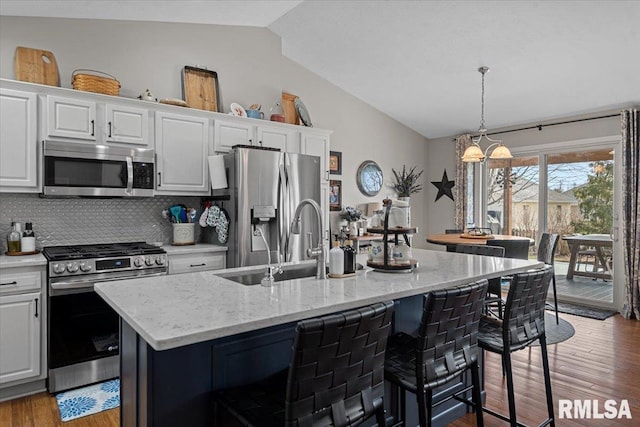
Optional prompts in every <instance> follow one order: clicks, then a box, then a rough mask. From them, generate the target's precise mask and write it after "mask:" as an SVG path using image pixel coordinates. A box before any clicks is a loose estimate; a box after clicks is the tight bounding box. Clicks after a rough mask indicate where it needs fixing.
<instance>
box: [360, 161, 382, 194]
mask: <svg viewBox="0 0 640 427" xmlns="http://www.w3.org/2000/svg"><path fill="white" fill-rule="evenodd" d="M356 181H357V182H358V189H360V192H361V193H362V194H364V195H365V196H375V195H376V194H378V193H379V192H380V190H381V189H382V170H381V169H380V166H378V164H377V163H376V162H374V161H373V160H366V161H364V162H362V163H361V164H360V167H359V168H358V172H357V173H356Z"/></svg>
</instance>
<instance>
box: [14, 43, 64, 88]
mask: <svg viewBox="0 0 640 427" xmlns="http://www.w3.org/2000/svg"><path fill="white" fill-rule="evenodd" d="M13 67H14V72H15V75H16V80H20V81H23V82H30V83H39V84H43V85H49V86H60V75H59V73H58V63H57V62H56V57H55V56H54V55H53V53H51V52H49V51H48V50H42V49H33V48H30V47H22V46H18V47H16V53H15V57H14V61H13Z"/></svg>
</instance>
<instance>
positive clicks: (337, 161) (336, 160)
mask: <svg viewBox="0 0 640 427" xmlns="http://www.w3.org/2000/svg"><path fill="white" fill-rule="evenodd" d="M329 173H330V174H331V175H342V152H340V151H329Z"/></svg>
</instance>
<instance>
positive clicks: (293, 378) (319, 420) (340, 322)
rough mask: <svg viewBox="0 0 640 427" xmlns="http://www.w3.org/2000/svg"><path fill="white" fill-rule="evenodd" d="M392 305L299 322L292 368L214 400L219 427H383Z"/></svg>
mask: <svg viewBox="0 0 640 427" xmlns="http://www.w3.org/2000/svg"><path fill="white" fill-rule="evenodd" d="M393 306H394V304H393V301H390V302H385V303H377V304H373V305H371V306H368V307H364V308H359V309H355V310H350V311H347V312H344V313H339V314H332V315H328V316H324V317H318V318H313V319H308V320H303V321H300V322H298V324H297V326H296V334H295V338H294V342H293V353H292V356H291V361H290V364H289V368H288V369H285V370H283V371H281V372H279V373H277V374H275V375H273V376H271V377H268V378H266V379H264V380H262V381H260V382H258V383H254V384H249V385H246V386H241V387H236V388H232V389H227V390H222V391H218V392H215V394H214V405H215V416H216V419H215V421H216V422H215V425H218V426H225V425H228V424H229V423H231V421H230V420H228V418H229V417H230V418H232V419H233V420H235V421H236V422H238V423H240V424H241V425H243V426H255V427H272V426H273V427H275V426H277V427H282V426H285V427H294V426H311V425H313V426H336V427H346V426H356V425H359V424H361V423H362V422H364V421H366V420H367V419H368V418H370V417H372V416H375V417H376V421H377V423H378V426H385V425H386V423H385V414H384V401H383V394H384V361H385V351H386V347H387V338H388V334H389V331H390V329H391V322H392V317H393V308H394V307H393Z"/></svg>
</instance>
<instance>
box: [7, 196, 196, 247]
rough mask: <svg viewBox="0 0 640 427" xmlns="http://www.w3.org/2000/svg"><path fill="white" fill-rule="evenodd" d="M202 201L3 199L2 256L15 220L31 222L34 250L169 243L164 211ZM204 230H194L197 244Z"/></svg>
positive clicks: (168, 227) (170, 198) (170, 234)
mask: <svg viewBox="0 0 640 427" xmlns="http://www.w3.org/2000/svg"><path fill="white" fill-rule="evenodd" d="M200 201H201V199H200V198H199V197H179V196H175V197H169V196H164V197H153V198H135V199H118V198H113V199H99V198H68V199H54V198H41V197H40V196H39V195H37V194H7V193H3V194H1V195H0V233H2V234H1V235H2V243H1V245H0V246H1V247H2V253H4V252H5V251H6V250H7V239H6V235H7V233H8V232H9V230H10V229H11V221H17V222H20V223H22V226H23V229H24V223H25V222H28V221H30V222H32V223H33V231H34V232H35V234H36V247H37V248H38V249H40V248H42V247H44V246H57V245H72V244H92V243H113V242H135V241H144V242H163V243H170V241H171V237H172V228H171V224H170V223H169V222H168V221H167V220H166V219H165V218H163V217H162V210H163V209H168V208H169V206H171V205H174V204H184V205H186V206H189V207H194V208H196V209H197V210H198V217H197V218H196V221H197V220H198V218H199V217H200V212H201V209H202V207H201V206H200ZM199 235H200V227H199V226H196V241H199Z"/></svg>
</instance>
